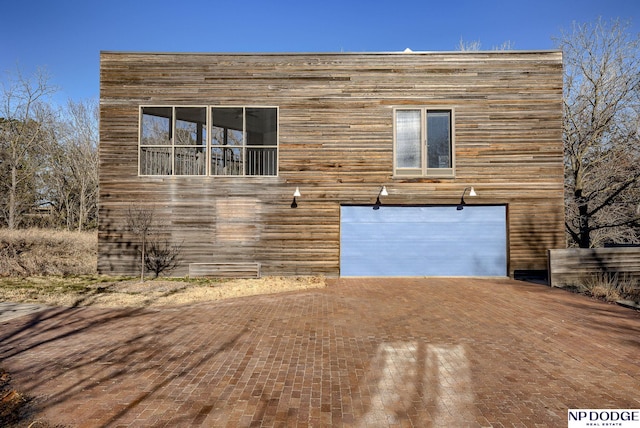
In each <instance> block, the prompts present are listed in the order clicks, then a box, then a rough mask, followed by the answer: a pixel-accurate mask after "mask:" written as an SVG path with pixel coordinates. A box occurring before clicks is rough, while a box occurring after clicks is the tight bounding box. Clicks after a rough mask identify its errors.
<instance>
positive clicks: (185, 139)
mask: <svg viewBox="0 0 640 428" xmlns="http://www.w3.org/2000/svg"><path fill="white" fill-rule="evenodd" d="M175 144H176V145H179V146H205V145H206V144H207V111H206V109H205V108H204V107H177V108H176V135H175Z"/></svg>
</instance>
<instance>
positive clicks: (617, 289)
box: [580, 272, 640, 302]
mask: <svg viewBox="0 0 640 428" xmlns="http://www.w3.org/2000/svg"><path fill="white" fill-rule="evenodd" d="M580 288H581V289H582V290H581V291H583V292H586V293H587V294H589V295H591V296H592V297H595V298H597V299H602V300H606V301H607V302H615V301H617V300H624V299H629V298H634V296H637V295H638V289H639V288H640V286H639V285H638V283H637V281H634V280H633V279H632V278H630V277H628V276H626V275H622V276H620V275H618V273H606V272H604V273H599V274H594V275H592V276H590V277H587V278H585V280H584V281H582V286H581V287H580Z"/></svg>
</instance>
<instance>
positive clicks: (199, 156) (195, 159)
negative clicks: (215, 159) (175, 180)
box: [174, 147, 206, 175]
mask: <svg viewBox="0 0 640 428" xmlns="http://www.w3.org/2000/svg"><path fill="white" fill-rule="evenodd" d="M205 157H206V154H205V147H176V149H175V160H174V163H175V168H176V175H204V174H205V172H206V169H205Z"/></svg>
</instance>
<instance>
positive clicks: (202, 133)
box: [138, 106, 278, 176]
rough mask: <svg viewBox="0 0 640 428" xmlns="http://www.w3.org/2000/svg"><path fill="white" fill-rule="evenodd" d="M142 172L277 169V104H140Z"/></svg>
mask: <svg viewBox="0 0 640 428" xmlns="http://www.w3.org/2000/svg"><path fill="white" fill-rule="evenodd" d="M139 141H140V144H139V166H138V168H139V174H140V175H154V176H155V175H161V176H166V175H191V176H193V175H196V176H198V175H214V176H215V175H238V176H263V175H277V174H278V166H277V165H278V109H277V108H275V107H205V106H203V107H175V106H172V107H167V106H161V107H155V106H148V107H147V106H145V107H141V108H140V140H139Z"/></svg>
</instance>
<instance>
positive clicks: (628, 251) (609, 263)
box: [549, 247, 640, 287]
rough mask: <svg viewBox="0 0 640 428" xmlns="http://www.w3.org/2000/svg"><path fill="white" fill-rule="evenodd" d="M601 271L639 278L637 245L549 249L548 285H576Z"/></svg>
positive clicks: (636, 279) (639, 251)
mask: <svg viewBox="0 0 640 428" xmlns="http://www.w3.org/2000/svg"><path fill="white" fill-rule="evenodd" d="M600 274H611V275H614V274H617V275H618V277H619V278H622V277H625V278H627V279H633V280H635V281H640V247H619V248H567V249H559V250H549V285H551V286H553V287H565V286H568V285H578V284H580V283H583V282H584V280H585V279H586V278H589V277H592V276H594V275H600Z"/></svg>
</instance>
